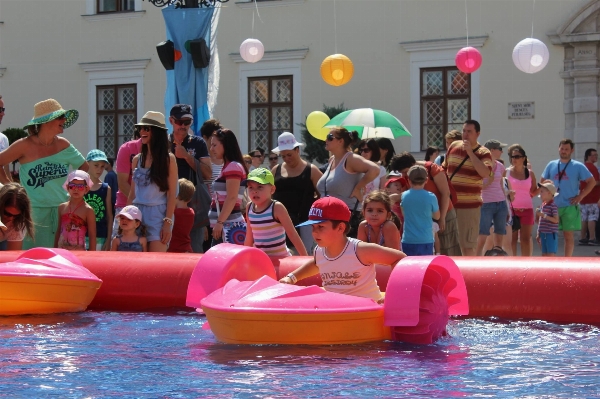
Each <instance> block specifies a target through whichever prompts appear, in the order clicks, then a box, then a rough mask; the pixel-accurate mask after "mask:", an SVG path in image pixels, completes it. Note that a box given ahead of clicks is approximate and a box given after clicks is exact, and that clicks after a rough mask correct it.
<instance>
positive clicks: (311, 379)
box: [0, 311, 600, 398]
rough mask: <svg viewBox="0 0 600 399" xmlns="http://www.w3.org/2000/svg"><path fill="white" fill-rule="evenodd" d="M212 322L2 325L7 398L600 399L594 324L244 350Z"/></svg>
mask: <svg viewBox="0 0 600 399" xmlns="http://www.w3.org/2000/svg"><path fill="white" fill-rule="evenodd" d="M205 321H206V319H205V318H204V317H202V316H200V315H198V314H196V313H193V312H187V311H185V312H183V311H179V312H176V311H173V312H170V313H113V312H85V313H79V314H64V315H52V316H31V317H19V318H16V317H4V318H0V397H1V398H46V397H60V398H111V397H114V398H117V397H118V398H195V397H239V398H254V397H261V398H263V397H294V398H298V397H303V398H304V397H313V398H331V397H341V396H345V397H351V398H353V397H397V398H401V397H406V398H415V397H423V398H424V397H440V398H448V397H511V398H512V397H531V398H540V397H562V398H573V397H582V398H590V397H600V392H599V391H600V389H599V387H600V366H599V364H600V345H599V344H600V340H599V336H600V329H599V328H597V327H592V326H588V325H581V324H570V325H557V324H552V323H545V322H540V321H529V322H503V321H498V320H476V319H465V320H452V321H451V322H450V325H449V332H450V335H451V336H450V337H447V338H444V339H443V340H441V341H439V342H438V343H437V344H435V345H429V346H414V345H407V344H401V343H393V342H380V343H372V344H363V345H344V346H278V345H267V346H238V345H225V344H221V343H218V342H217V341H216V340H215V338H214V337H213V335H212V333H211V332H210V331H205V330H202V329H201V327H202V325H203V324H204V323H205Z"/></svg>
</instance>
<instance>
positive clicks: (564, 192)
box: [542, 160, 592, 208]
mask: <svg viewBox="0 0 600 399" xmlns="http://www.w3.org/2000/svg"><path fill="white" fill-rule="evenodd" d="M559 164H560V172H561V173H562V172H563V170H565V168H567V169H566V171H565V173H564V174H563V176H562V178H561V179H560V183H559V182H558V174H559ZM542 177H543V178H544V179H548V180H552V181H553V182H554V185H555V186H556V191H557V192H558V195H557V196H556V197H555V198H554V202H555V203H556V206H558V207H559V208H563V207H565V206H569V205H571V203H570V202H569V201H570V200H571V198H573V197H575V196H577V195H578V194H579V182H580V181H583V180H587V179H589V178H590V177H592V174H591V173H590V171H589V170H588V168H586V167H585V165H584V164H582V163H581V162H579V161H574V160H570V161H569V162H564V163H563V162H561V161H560V160H556V161H551V162H549V163H548V165H546V169H544V172H543V173H542Z"/></svg>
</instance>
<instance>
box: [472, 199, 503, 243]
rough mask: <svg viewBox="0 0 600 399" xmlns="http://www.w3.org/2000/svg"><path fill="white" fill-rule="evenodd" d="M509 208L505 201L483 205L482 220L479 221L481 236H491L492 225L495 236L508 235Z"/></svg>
mask: <svg viewBox="0 0 600 399" xmlns="http://www.w3.org/2000/svg"><path fill="white" fill-rule="evenodd" d="M507 216H508V208H507V207H506V202H505V201H499V202H487V203H484V204H483V205H481V218H480V219H479V235H480V236H489V235H490V228H491V227H492V223H493V225H494V234H498V235H501V236H503V235H506V220H507Z"/></svg>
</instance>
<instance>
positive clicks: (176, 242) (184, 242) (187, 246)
mask: <svg viewBox="0 0 600 399" xmlns="http://www.w3.org/2000/svg"><path fill="white" fill-rule="evenodd" d="M173 216H175V222H174V223H173V235H172V236H171V242H170V243H169V249H168V250H167V252H193V250H192V240H191V239H190V231H192V227H194V210H193V209H192V208H175V212H174V213H173Z"/></svg>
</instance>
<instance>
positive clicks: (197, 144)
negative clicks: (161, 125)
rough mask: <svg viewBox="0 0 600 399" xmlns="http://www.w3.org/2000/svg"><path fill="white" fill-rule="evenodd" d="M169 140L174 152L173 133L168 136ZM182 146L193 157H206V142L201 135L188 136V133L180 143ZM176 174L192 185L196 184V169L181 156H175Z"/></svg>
mask: <svg viewBox="0 0 600 399" xmlns="http://www.w3.org/2000/svg"><path fill="white" fill-rule="evenodd" d="M169 141H170V142H171V152H172V153H173V154H175V144H173V135H172V134H171V135H170V136H169ZM181 145H182V146H183V148H185V150H186V151H187V152H188V154H190V155H191V156H193V157H194V158H196V159H198V160H200V159H202V158H208V148H207V147H206V142H205V141H204V139H203V138H202V137H199V136H190V135H188V136H187V137H186V138H185V140H183V142H182V143H181ZM177 174H178V175H179V178H180V179H181V178H183V179H188V180H189V181H191V182H192V183H193V184H194V187H196V186H197V185H198V182H197V181H196V171H195V170H193V169H192V168H191V167H190V165H189V164H188V163H187V161H186V160H185V159H183V158H177Z"/></svg>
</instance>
